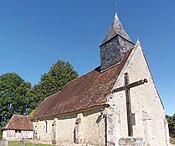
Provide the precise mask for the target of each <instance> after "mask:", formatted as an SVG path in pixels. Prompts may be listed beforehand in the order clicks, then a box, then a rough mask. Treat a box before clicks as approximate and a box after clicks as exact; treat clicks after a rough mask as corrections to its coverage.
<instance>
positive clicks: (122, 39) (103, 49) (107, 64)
mask: <svg viewBox="0 0 175 146" xmlns="http://www.w3.org/2000/svg"><path fill="white" fill-rule="evenodd" d="M133 47H134V43H132V41H131V39H130V37H129V36H128V34H127V33H126V32H125V30H124V29H123V27H122V24H121V22H120V20H119V18H118V16H117V14H116V15H115V17H114V21H113V23H112V26H111V27H110V29H109V32H108V34H107V36H106V37H105V39H104V41H103V43H102V45H101V46H100V60H101V71H105V70H107V69H108V68H111V67H113V66H114V65H116V64H118V63H120V61H121V60H122V57H123V54H124V53H125V52H126V51H128V50H129V49H130V48H133Z"/></svg>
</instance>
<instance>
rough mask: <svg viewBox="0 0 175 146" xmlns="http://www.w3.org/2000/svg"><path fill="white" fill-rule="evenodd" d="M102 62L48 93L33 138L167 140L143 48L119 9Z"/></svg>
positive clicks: (98, 142) (100, 142)
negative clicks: (61, 87) (123, 19)
mask: <svg viewBox="0 0 175 146" xmlns="http://www.w3.org/2000/svg"><path fill="white" fill-rule="evenodd" d="M100 59H101V64H100V66H99V67H97V68H96V69H94V70H92V71H90V72H88V73H87V74H85V75H83V76H81V77H79V78H77V79H75V80H73V81H71V82H70V83H68V84H67V85H66V86H65V87H64V88H63V90H62V91H60V92H58V93H56V94H54V95H51V96H49V97H47V98H46V99H45V100H44V101H43V102H42V103H41V104H40V105H39V107H38V108H37V109H36V112H35V113H34V115H33V125H34V126H33V127H34V140H35V141H36V142H38V143H52V144H56V145H61V146H74V145H75V146H76V145H79V146H80V145H84V146H87V145H89V146H124V145H128V146H131V145H132V146H135V145H137V146H167V145H169V132H168V125H167V122H166V119H165V113H164V106H163V104H162V101H161V99H160V96H159V94H158V91H157V89H156V87H155V84H154V81H153V77H152V75H151V72H150V69H149V67H148V64H147V61H146V58H145V55H144V52H143V48H142V46H141V44H140V42H139V41H137V42H136V44H134V43H133V41H132V40H131V39H130V37H129V36H128V34H127V33H126V32H125V30H124V29H123V27H122V24H121V22H120V20H119V18H118V16H117V15H116V16H115V18H114V21H113V23H112V26H111V27H110V30H109V32H108V34H107V36H106V37H105V39H104V41H103V42H102V44H101V46H100Z"/></svg>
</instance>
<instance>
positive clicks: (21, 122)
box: [3, 114, 33, 131]
mask: <svg viewBox="0 0 175 146" xmlns="http://www.w3.org/2000/svg"><path fill="white" fill-rule="evenodd" d="M3 129H4V130H26V131H32V130H33V125H32V122H31V120H30V118H29V116H24V115H16V114H15V115H13V116H12V117H11V119H10V121H9V122H8V123H7V125H6V126H5V127H4V128H3Z"/></svg>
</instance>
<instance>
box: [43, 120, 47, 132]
mask: <svg viewBox="0 0 175 146" xmlns="http://www.w3.org/2000/svg"><path fill="white" fill-rule="evenodd" d="M47 128H48V125H47V121H45V123H44V129H43V130H44V133H47Z"/></svg>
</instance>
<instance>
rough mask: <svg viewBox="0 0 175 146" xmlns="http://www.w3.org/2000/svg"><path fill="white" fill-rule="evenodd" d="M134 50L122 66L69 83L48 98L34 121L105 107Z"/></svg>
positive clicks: (39, 108)
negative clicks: (95, 107)
mask: <svg viewBox="0 0 175 146" xmlns="http://www.w3.org/2000/svg"><path fill="white" fill-rule="evenodd" d="M131 51H132V49H130V50H129V51H128V52H126V53H125V54H124V57H123V59H122V61H121V62H120V64H118V65H115V66H114V67H112V68H110V69H108V70H106V71H104V72H102V73H100V67H98V68H96V69H94V70H92V71H90V72H89V73H87V74H85V75H83V76H81V77H79V78H77V79H75V80H73V81H71V82H69V83H68V84H67V85H66V86H65V87H64V88H63V90H62V91H60V92H58V93H56V94H54V95H51V96H49V97H47V98H46V99H45V100H44V101H43V102H42V103H41V104H40V105H39V107H38V108H37V109H36V112H35V113H34V115H33V118H34V119H42V118H46V117H50V116H56V115H60V114H64V113H69V112H74V111H78V110H83V109H87V108H91V107H94V106H100V105H105V104H106V103H107V99H106V96H107V95H109V94H110V92H111V90H112V88H113V86H114V84H115V82H116V80H117V77H118V75H119V73H120V71H121V70H122V68H123V66H124V64H125V62H126V60H127V58H128V56H129V54H130V53H131Z"/></svg>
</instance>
